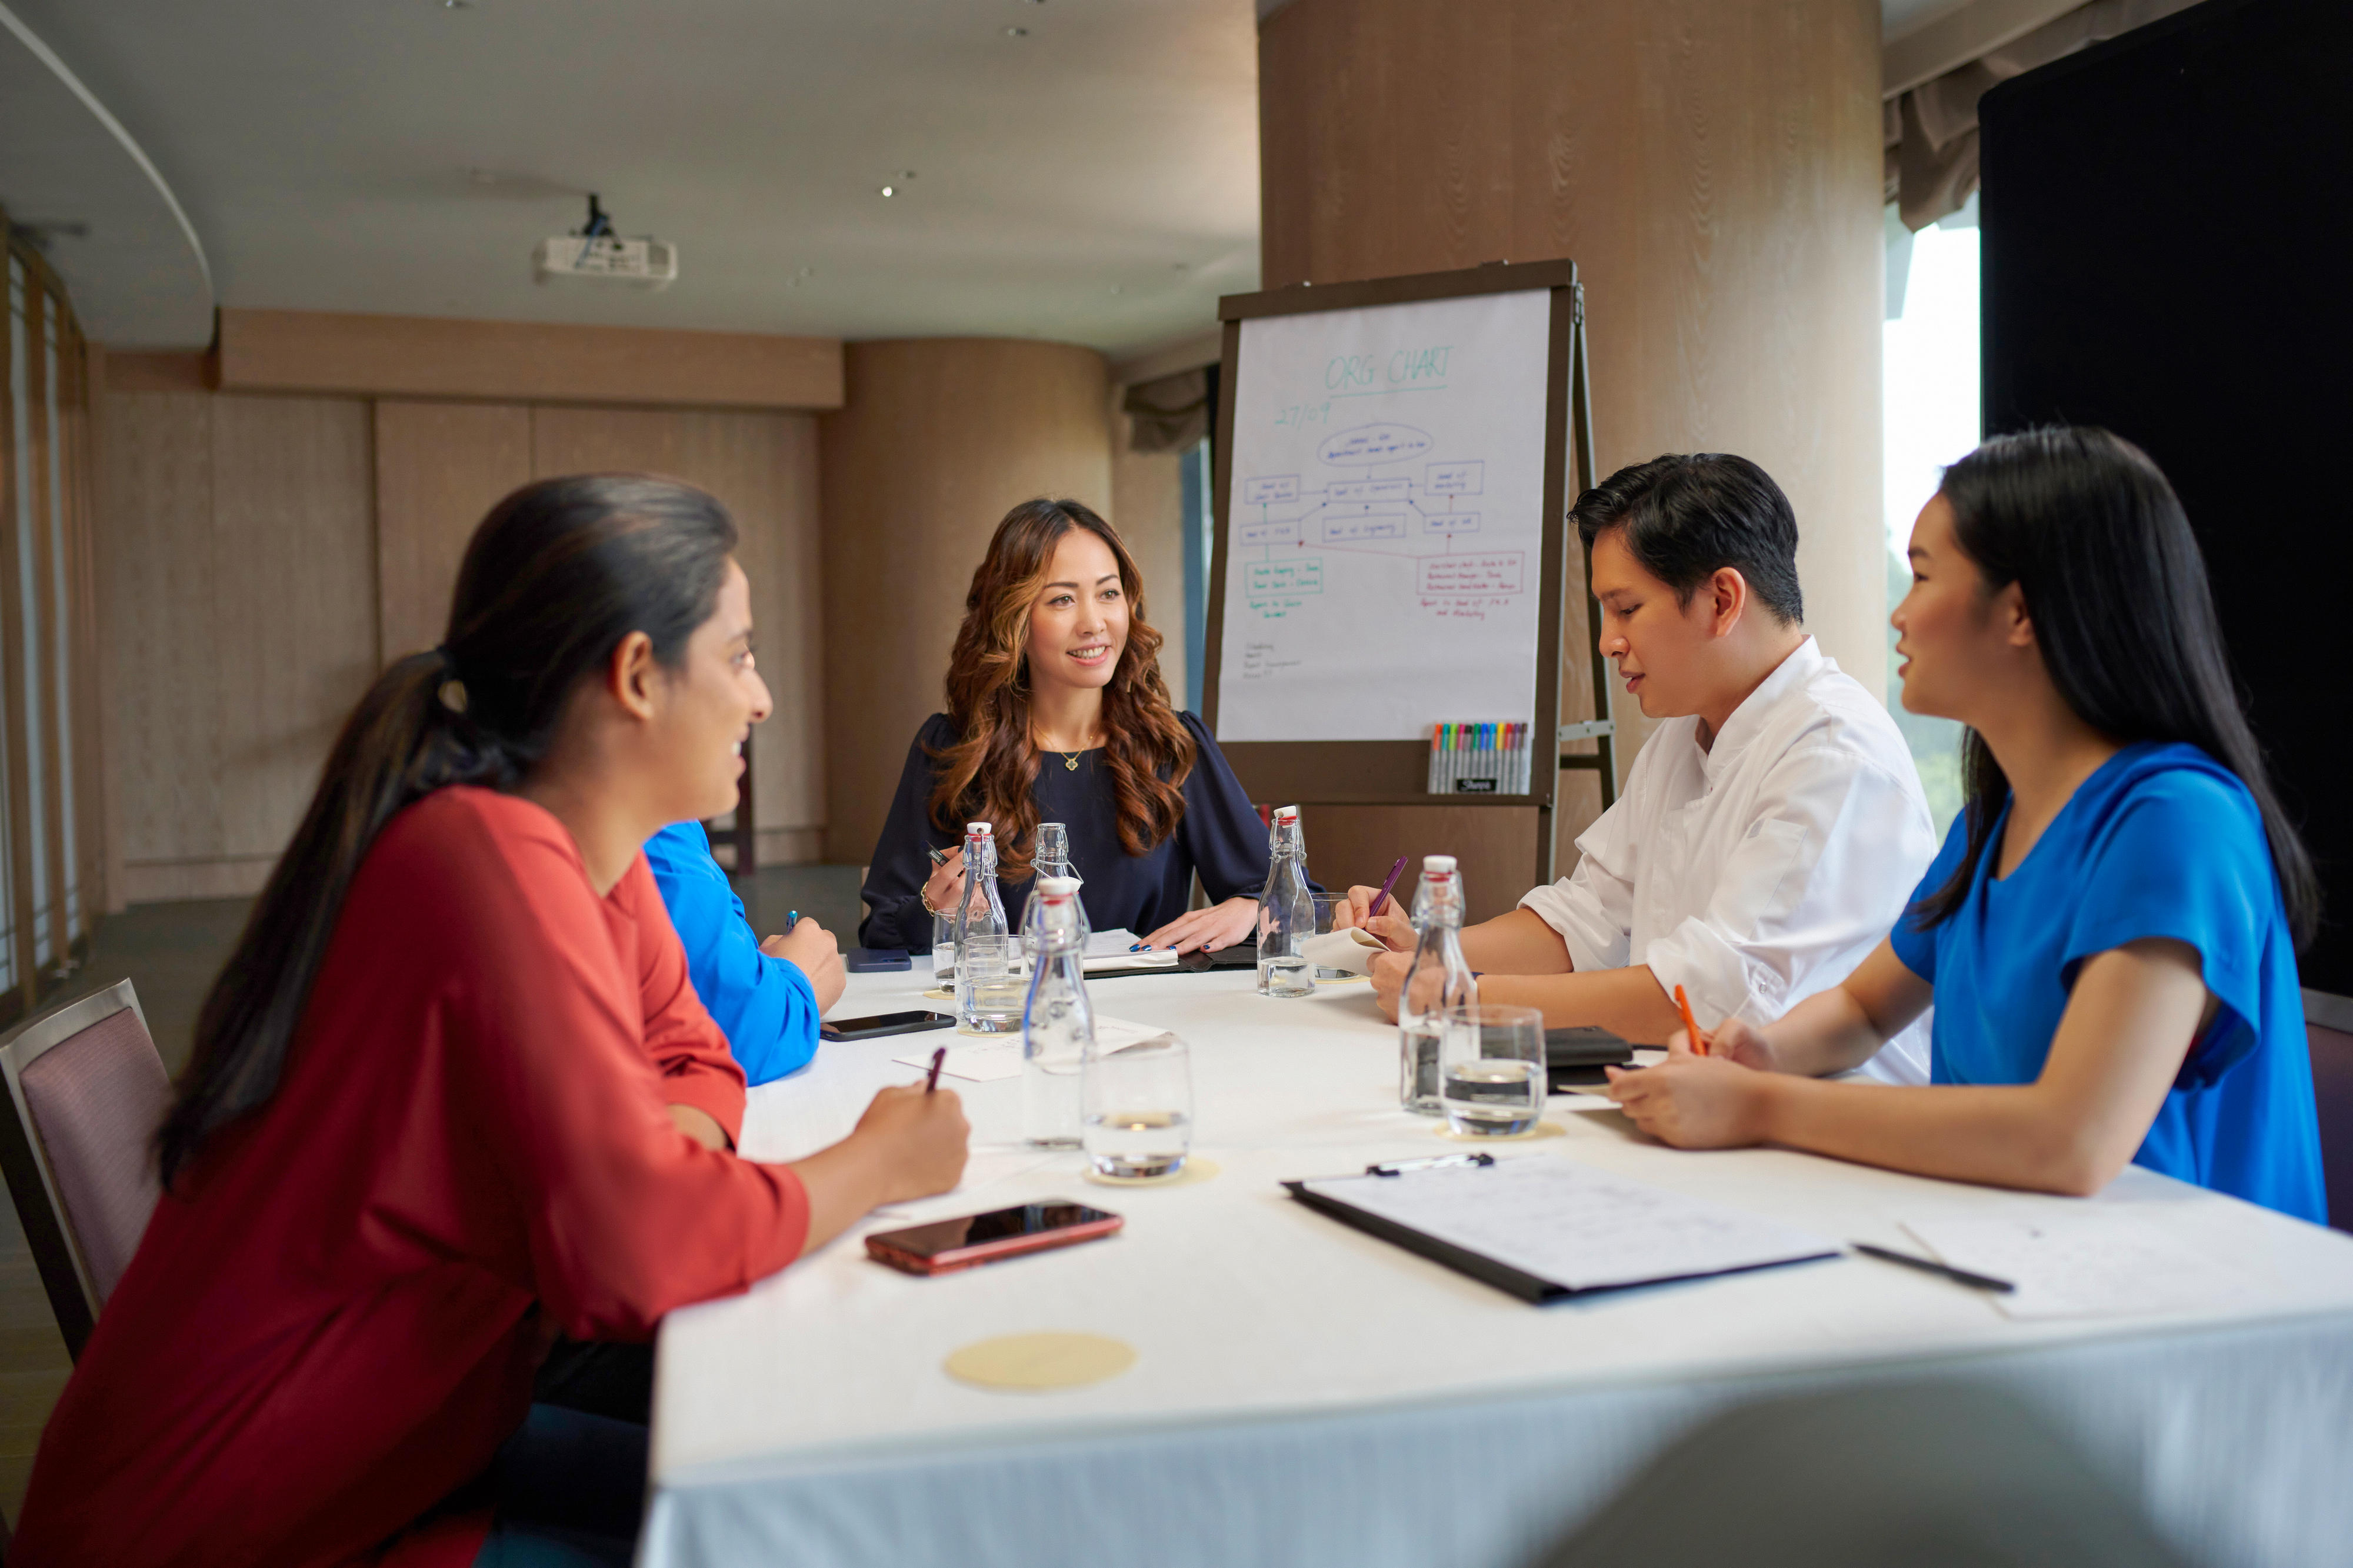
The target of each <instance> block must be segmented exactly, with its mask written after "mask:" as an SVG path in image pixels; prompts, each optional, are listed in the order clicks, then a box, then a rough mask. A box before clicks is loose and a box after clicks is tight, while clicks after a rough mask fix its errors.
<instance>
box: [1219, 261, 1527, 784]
mask: <svg viewBox="0 0 2353 1568" xmlns="http://www.w3.org/2000/svg"><path fill="white" fill-rule="evenodd" d="M1550 321H1551V297H1550V295H1549V294H1548V293H1546V291H1544V290H1542V289H1532V290H1529V291H1527V292H1525V293H1512V294H1484V295H1476V296H1472V297H1470V298H1467V299H1455V300H1429V301H1424V302H1421V303H1418V304H1409V305H1388V306H1382V307H1380V308H1377V309H1374V310H1331V311H1317V312H1314V313H1313V314H1308V315H1298V316H1271V317H1267V318H1264V319H1262V320H1258V321H1244V322H1243V323H1242V327H1241V347H1240V357H1239V359H1238V360H1237V362H1236V371H1235V391H1234V458H1233V465H1232V486H1233V488H1232V490H1231V492H1230V494H1229V497H1228V498H1227V508H1226V519H1227V548H1226V580H1225V632H1224V649H1223V654H1222V657H1221V660H1220V663H1219V689H1218V702H1219V706H1218V738H1219V740H1221V741H1409V740H1427V739H1428V738H1429V735H1430V725H1432V724H1433V723H1437V722H1439V721H1455V722H1474V721H1497V722H1513V723H1524V722H1526V721H1528V720H1530V719H1531V718H1533V717H1534V715H1535V679H1536V663H1537V660H1536V658H1535V657H1533V652H1532V650H1533V649H1534V648H1535V635H1536V600H1537V596H1538V594H1539V592H1540V590H1541V589H1542V587H1543V585H1544V584H1543V575H1544V574H1543V563H1542V556H1543V544H1544V462H1545V375H1546V355H1547V353H1548V345H1549V342H1550V339H1549V331H1548V328H1549V323H1550Z"/></svg>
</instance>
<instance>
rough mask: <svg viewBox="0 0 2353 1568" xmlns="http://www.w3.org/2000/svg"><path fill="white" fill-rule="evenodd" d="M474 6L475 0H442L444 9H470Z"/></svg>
mask: <svg viewBox="0 0 2353 1568" xmlns="http://www.w3.org/2000/svg"><path fill="white" fill-rule="evenodd" d="M473 8H474V0H441V9H443V10H444V11H470V10H472V9H473Z"/></svg>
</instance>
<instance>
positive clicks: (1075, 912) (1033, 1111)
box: [1021, 877, 1095, 1149]
mask: <svg viewBox="0 0 2353 1568" xmlns="http://www.w3.org/2000/svg"><path fill="white" fill-rule="evenodd" d="M1022 943H1023V945H1024V946H1025V947H1027V948H1028V949H1029V1000H1028V1003H1027V1005H1025V1006H1024V1008H1023V1009H1022V1015H1021V1139H1022V1142H1025V1143H1028V1144H1029V1146H1030V1147H1032V1148H1035V1149H1075V1148H1077V1147H1078V1146H1079V1139H1080V1134H1081V1132H1082V1130H1083V1129H1082V1122H1081V1115H1082V1110H1083V1107H1082V1103H1081V1100H1080V1087H1081V1083H1082V1076H1081V1075H1082V1072H1083V1070H1084V1068H1085V1066H1086V1059H1087V1056H1088V1054H1089V1052H1090V1050H1091V1049H1092V1047H1093V1045H1094V1038H1095V1015H1094V1009H1093V1008H1092V1006H1091V1005H1089V1004H1088V1002H1087V976H1086V966H1085V963H1084V962H1083V961H1084V958H1085V955H1086V939H1085V938H1083V937H1082V936H1081V935H1080V934H1079V884H1078V880H1077V879H1076V878H1072V877H1041V878H1039V879H1038V919H1037V922H1036V924H1035V925H1033V926H1031V927H1030V928H1029V930H1027V931H1024V932H1023V933H1022Z"/></svg>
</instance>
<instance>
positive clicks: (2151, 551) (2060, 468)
mask: <svg viewBox="0 0 2353 1568" xmlns="http://www.w3.org/2000/svg"><path fill="white" fill-rule="evenodd" d="M1936 493H1937V494H1938V495H1941V496H1942V497H1944V498H1945V501H1946V503H1947V505H1948V506H1950V507H1951V508H1952V510H1953V533H1954V537H1955V539H1956V541H1957V542H1958V543H1959V545H1960V548H1961V552H1962V553H1963V554H1965V555H1967V556H1968V558H1969V560H1970V561H1971V562H1973V563H1975V564H1976V566H1977V568H1978V574H1979V576H1980V578H1981V579H1982V581H1981V583H1980V585H1979V592H1980V593H1981V594H1983V595H1993V594H1996V593H1999V592H2000V590H2001V589H2003V588H2005V587H2007V586H2009V585H2010V584H2012V583H2016V584H2018V585H2019V589H2020V592H2021V594H2022V595H2024V597H2025V600H2026V609H2027V613H2028V614H2029V615H2030V616H2032V617H2033V621H2034V641H2035V646H2036V647H2037V648H2038V649H2039V650H2040V652H2041V653H2042V664H2043V668H2046V669H2048V670H2049V671H2050V672H2051V680H2052V685H2054V686H2056V687H2057V688H2058V689H2059V695H2060V696H2061V698H2063V700H2065V701H2066V704H2067V706H2068V708H2069V709H2071V710H2073V712H2074V715H2075V717H2077V718H2078V719H2081V720H2082V721H2084V723H2086V724H2088V725H2090V726H2091V727H2092V728H2093V729H2094V730H2096V731H2099V732H2100V733H2102V734H2104V735H2107V736H2109V737H2111V738H2113V739H2115V740H2117V741H2121V742H2125V743H2126V744H2130V743H2132V742H2137V741H2179V742H2187V743H2189V744H2190V745H2193V746H2196V747H2197V748H2198V749H2199V750H2200V751H2202V752H2205V753H2206V754H2207V755H2208V756H2210V757H2211V758H2213V759H2214V761H2215V762H2217V763H2221V765H2222V766H2223V767H2225V768H2228V769H2229V770H2230V771H2231V772H2232V773H2236V774H2237V775H2238V777H2239V782H2240V783H2241V784H2244V785H2246V787H2247V793H2248V794H2249V795H2253V797H2254V800H2255V805H2256V808H2257V809H2258V810H2259V811H2260V812H2261V813H2262V814H2263V837H2264V838H2265V839H2266V840H2267V841H2268V842H2269V843H2270V846H2271V854H2272V867H2273V868H2274V870H2275V871H2276V872H2277V873H2278V876H2279V885H2280V897H2281V900H2282V902H2283V903H2284V905H2285V907H2286V910H2287V918H2288V926H2289V929H2290V931H2292V932H2293V933H2294V935H2295V942H2296V945H2297V947H2298V948H2299V949H2301V948H2302V947H2303V945H2304V944H2305V943H2306V942H2309V941H2311V940H2312V934H2313V931H2314V930H2315V928H2316V926H2317V925H2318V923H2319V920H2320V883H2319V879H2317V877H2316V876H2315V875H2314V872H2313V868H2312V858H2311V857H2310V856H2309V855H2307V854H2306V852H2305V847H2304V841H2303V840H2302V839H2301V838H2300V837H2297V835H2296V831H2295V826H2294V824H2292V823H2290V822H2289V821H2288V819H2287V814H2286V813H2285V812H2284V810H2283V809H2282V808H2281V806H2280V802H2279V796H2278V795H2276V794H2275V793H2274V791H2273V789H2272V783H2271V775H2270V773H2268V772H2267V771H2266V770H2265V768H2264V766H2263V749H2262V748H2261V747H2260V746H2258V745H2257V744H2256V743H2255V736H2254V731H2253V730H2251V729H2249V728H2248V727H2247V720H2246V715H2245V712H2244V710H2243V709H2242V704H2241V701H2240V698H2239V692H2238V689H2237V687H2236V686H2235V685H2234V684H2233V682H2232V679H2231V667H2230V660H2229V658H2228V656H2227V654H2226V653H2225V651H2224V648H2223V645H2222V629H2221V623H2220V622H2218V621H2217V620H2216V619H2215V616H2214V600H2213V595H2211V592H2210V591H2209V590H2208V587H2207V583H2206V559H2205V557H2204V556H2203V555H2202V554H2200V552H2199V549H2198V541H2197V539H2196V538H2195V536H2193V535H2192V534H2191V533H2190V531H2189V516H2188V515H2187V514H2186V513H2184V512H2183V510H2181V502H2180V500H2179V499H2177V498H2176V497H2175V495H2174V493H2173V487H2172V486H2171V485H2169V484H2168V483H2167V482H2166V479H2165V475H2164V474H2163V473H2162V472H2161V471H2160V470H2159V469H2158V466H2157V465H2156V464H2155V463H2154V462H2152V461H2150V460H2149V457H2148V454H2147V453H2146V452H2143V451H2142V450H2141V449H2140V448H2139V447H2136V446H2134V445H2133V444H2132V443H2131V442H2129V441H2126V440H2125V439H2124V438H2122V437H2118V436H2114V435H2111V434H2110V433H2109V432H2107V431H2105V430H2101V429H2097V428H2094V427H2091V426H2045V427H2043V428H2041V429H2034V430H2026V431H2022V432H2021V433H2019V434H2017V435H2014V436H1998V437H1994V438H1993V439H1992V440H1990V441H1988V442H1986V443H1985V444H1984V445H1983V446H1981V447H1978V449H1977V450H1976V451H1974V452H1972V453H1970V454H1969V455H1968V457H1966V458H1962V459H1961V460H1960V461H1959V462H1957V463H1955V464H1954V465H1953V466H1952V467H1951V468H1947V469H1946V470H1945V479H1944V483H1943V484H1942V485H1941V486H1940V487H1939V488H1938V489H1937V492H1936ZM1961 776H1962V782H1963V784H1964V786H1965V788H1966V789H1967V792H1968V804H1967V805H1966V806H1965V807H1964V810H1965V811H1966V813H1967V824H1968V840H1967V847H1966V848H1965V850H1964V851H1963V853H1962V856H1961V860H1960V864H1959V865H1958V866H1957V867H1955V868H1954V869H1953V875H1952V877H1951V878H1950V879H1948V880H1947V882H1946V883H1945V885H1944V886H1943V887H1941V888H1939V889H1936V891H1935V892H1934V893H1932V894H1930V895H1929V896H1928V897H1927V898H1926V899H1923V900H1921V901H1920V903H1919V904H1918V905H1917V906H1916V907H1915V910H1914V913H1913V915H1912V917H1911V918H1912V919H1913V920H1914V921H1915V924H1916V926H1917V927H1918V929H1920V930H1923V931H1925V930H1926V929H1927V928H1928V927H1930V926H1933V925H1936V924H1938V923H1940V922H1942V921H1946V920H1948V919H1950V918H1951V917H1952V916H1953V915H1954V914H1956V913H1957V912H1958V910H1960V907H1961V905H1962V904H1964V903H1965V902H1967V901H1968V896H1969V888H1970V886H1971V884H1972V883H1973V882H1974V880H1975V879H1976V876H1977V867H1978V860H1979V859H1980V858H1982V857H1983V855H1984V854H1985V850H1986V846H1987V844H1988V843H1989V841H1990V840H1991V839H1992V837H1993V827H1994V820H1995V818H1996V817H1998V816H2000V814H2001V808H2002V804H2003V802H2005V801H2006V800H2008V799H2009V797H2010V780H2009V778H2008V777H2007V776H2006V775H2005V774H2004V773H2002V771H2001V764H2000V763H1998V762H1996V761H1995V760H1994V755H1993V752H1992V750H1991V749H1990V748H1989V747H1988V746H1987V745H1986V743H1985V741H1984V739H1983V738H1982V737H1981V736H1979V735H1978V732H1977V731H1975V730H1971V731H1967V732H1966V733H1965V734H1964V735H1963V737H1962V741H1961Z"/></svg>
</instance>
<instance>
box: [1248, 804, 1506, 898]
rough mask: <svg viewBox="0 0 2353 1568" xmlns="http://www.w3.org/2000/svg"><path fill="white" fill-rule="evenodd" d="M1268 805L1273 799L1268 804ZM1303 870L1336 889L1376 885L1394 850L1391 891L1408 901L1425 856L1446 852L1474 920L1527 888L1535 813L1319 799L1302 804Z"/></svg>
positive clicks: (1458, 806)
mask: <svg viewBox="0 0 2353 1568" xmlns="http://www.w3.org/2000/svg"><path fill="white" fill-rule="evenodd" d="M1269 804H1272V803H1271V802H1270V803H1269ZM1299 819H1300V823H1301V825H1302V826H1303V828H1304V829H1305V831H1306V834H1307V868H1308V870H1309V871H1310V872H1311V873H1312V874H1313V875H1314V878H1315V879H1316V880H1317V881H1319V882H1321V883H1323V884H1324V886H1325V887H1326V888H1329V889H1332V890H1333V891H1335V892H1340V891H1344V890H1345V889H1348V888H1351V887H1358V886H1362V887H1367V888H1377V887H1379V886H1380V885H1381V881H1382V879H1384V878H1386V877H1387V876H1388V874H1389V867H1390V866H1391V865H1393V864H1394V863H1395V862H1396V860H1397V858H1398V856H1400V855H1403V856H1405V857H1406V869H1405V872H1404V874H1403V875H1402V876H1400V877H1398V890H1397V894H1396V897H1397V898H1398V900H1399V901H1400V902H1406V903H1410V902H1411V901H1412V899H1413V888H1414V879H1415V878H1416V877H1418V876H1419V875H1420V872H1421V858H1422V857H1423V856H1424V855H1451V856H1453V857H1454V858H1455V860H1456V862H1457V864H1458V865H1459V866H1460V867H1461V873H1462V882H1463V887H1464V889H1466V890H1467V891H1468V893H1469V895H1470V901H1469V903H1468V904H1467V906H1466V907H1465V909H1464V914H1465V916H1466V918H1468V919H1470V920H1472V921H1483V920H1492V919H1493V918H1494V917H1495V916H1497V915H1500V914H1505V913H1508V912H1509V911H1510V910H1511V908H1512V906H1513V905H1514V904H1516V903H1517V902H1519V898H1520V895H1521V894H1522V893H1525V892H1526V891H1527V890H1528V885H1529V881H1530V879H1531V877H1532V876H1533V874H1534V872H1535V862H1536V827H1535V821H1536V818H1535V812H1534V811H1532V810H1526V811H1514V810H1511V809H1509V808H1506V807H1502V806H1465V805H1315V804H1314V803H1313V802H1302V803H1300V806H1299Z"/></svg>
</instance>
